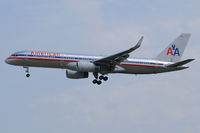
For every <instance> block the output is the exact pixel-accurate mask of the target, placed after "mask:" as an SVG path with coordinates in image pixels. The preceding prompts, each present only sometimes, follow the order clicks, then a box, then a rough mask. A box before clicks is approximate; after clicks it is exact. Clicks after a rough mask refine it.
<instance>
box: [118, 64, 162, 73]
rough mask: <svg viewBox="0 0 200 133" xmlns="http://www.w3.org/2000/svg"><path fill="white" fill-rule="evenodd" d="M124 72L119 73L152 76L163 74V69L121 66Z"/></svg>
mask: <svg viewBox="0 0 200 133" xmlns="http://www.w3.org/2000/svg"><path fill="white" fill-rule="evenodd" d="M122 67H123V68H124V69H125V70H124V71H123V72H120V73H130V74H153V73H161V72H164V68H157V67H142V66H122Z"/></svg>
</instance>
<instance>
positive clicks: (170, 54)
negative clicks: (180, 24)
mask: <svg viewBox="0 0 200 133" xmlns="http://www.w3.org/2000/svg"><path fill="white" fill-rule="evenodd" d="M190 36H191V34H189V33H182V34H181V35H180V36H179V37H178V38H177V39H175V40H174V41H173V42H172V43H170V45H169V46H168V47H167V48H165V49H164V50H163V51H162V52H161V53H160V54H159V55H158V56H157V57H156V58H155V59H156V60H159V61H168V62H177V61H180V59H181V56H182V55H183V52H184V50H185V46H186V45H187V43H188V40H189V38H190Z"/></svg>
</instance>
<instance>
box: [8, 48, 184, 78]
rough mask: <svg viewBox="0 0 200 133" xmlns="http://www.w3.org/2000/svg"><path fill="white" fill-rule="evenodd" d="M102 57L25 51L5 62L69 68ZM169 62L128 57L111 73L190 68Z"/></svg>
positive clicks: (25, 65) (157, 71)
mask: <svg viewBox="0 0 200 133" xmlns="http://www.w3.org/2000/svg"><path fill="white" fill-rule="evenodd" d="M101 58H103V56H84V55H75V54H65V53H54V52H38V51H23V52H17V53H14V54H12V55H11V56H10V57H8V58H7V59H6V60H5V62H6V63H8V64H11V65H17V66H24V67H46V68H62V69H69V68H68V67H67V64H68V63H71V62H82V61H84V62H93V61H96V60H98V59H101ZM169 64H172V62H163V61H157V60H147V59H130V58H128V59H127V60H125V61H123V62H121V63H120V64H118V65H116V66H115V68H114V69H113V71H111V72H109V73H127V74H153V73H162V72H169V71H176V70H181V69H185V68H188V67H187V66H181V67H176V68H169V67H166V66H167V65H169Z"/></svg>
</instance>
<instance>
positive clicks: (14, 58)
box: [8, 57, 78, 62]
mask: <svg viewBox="0 0 200 133" xmlns="http://www.w3.org/2000/svg"><path fill="white" fill-rule="evenodd" d="M8 59H28V60H46V61H65V62H78V61H77V60H59V59H44V58H24V57H8Z"/></svg>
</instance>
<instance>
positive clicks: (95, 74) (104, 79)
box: [92, 73, 108, 85]
mask: <svg viewBox="0 0 200 133" xmlns="http://www.w3.org/2000/svg"><path fill="white" fill-rule="evenodd" d="M93 75H94V77H95V79H94V80H93V81H92V83H93V84H98V85H100V84H101V83H102V80H103V81H107V80H108V77H107V76H103V75H101V76H99V77H98V73H93ZM98 79H99V80H98Z"/></svg>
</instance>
